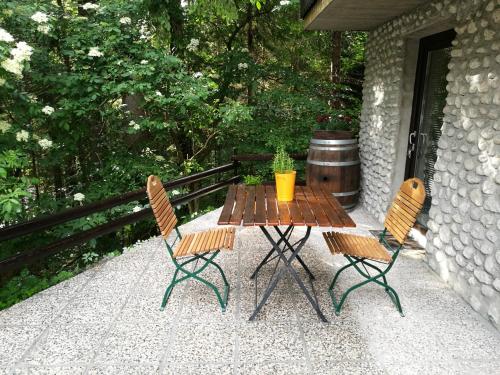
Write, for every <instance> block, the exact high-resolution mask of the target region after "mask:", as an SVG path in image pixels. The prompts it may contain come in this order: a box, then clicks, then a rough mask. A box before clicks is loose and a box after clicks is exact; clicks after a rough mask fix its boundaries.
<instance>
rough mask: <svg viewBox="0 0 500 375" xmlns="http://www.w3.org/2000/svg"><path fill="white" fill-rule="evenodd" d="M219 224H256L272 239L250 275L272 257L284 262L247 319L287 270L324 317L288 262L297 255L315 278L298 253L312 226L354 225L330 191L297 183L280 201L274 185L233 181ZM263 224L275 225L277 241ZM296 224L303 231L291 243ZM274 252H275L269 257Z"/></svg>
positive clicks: (262, 304) (253, 316) (310, 275)
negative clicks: (292, 196)
mask: <svg viewBox="0 0 500 375" xmlns="http://www.w3.org/2000/svg"><path fill="white" fill-rule="evenodd" d="M218 224H219V225H245V226H258V227H260V229H261V230H262V232H263V233H264V235H265V236H266V238H267V239H268V241H269V242H270V243H271V245H272V249H271V250H270V251H269V253H268V254H267V255H266V257H265V258H264V259H263V260H262V261H261V263H260V264H259V265H258V266H257V268H256V270H255V271H254V273H253V274H252V276H251V278H256V276H257V274H258V272H259V270H260V269H261V267H262V266H264V265H265V264H266V263H268V262H269V261H271V260H272V259H274V258H279V260H278V262H279V261H280V260H281V261H282V262H283V263H284V267H281V268H280V269H279V270H278V272H277V273H276V272H275V273H274V274H273V277H272V278H271V281H270V283H269V285H268V287H267V289H266V290H265V292H264V294H263V297H262V299H261V301H260V302H259V303H258V304H257V306H256V308H255V311H254V312H253V314H252V316H251V317H250V320H253V319H255V317H256V316H257V314H258V313H259V311H260V310H261V309H262V307H263V306H264V305H265V303H266V301H267V299H268V298H269V296H270V295H271V293H272V291H273V290H274V288H275V287H276V285H277V284H278V281H279V280H280V279H281V278H283V276H284V275H285V272H288V273H289V274H290V275H291V276H292V278H293V279H294V280H295V281H296V282H297V284H298V285H299V287H300V288H301V289H302V291H303V293H304V294H305V295H306V297H307V299H308V300H309V302H310V303H311V305H312V306H313V308H314V309H315V310H316V313H317V314H318V316H319V317H320V319H321V320H323V321H325V322H326V321H327V320H326V318H325V316H324V315H323V313H322V312H321V309H320V308H319V305H318V301H317V300H316V298H313V297H312V296H311V294H310V293H309V291H308V290H307V288H306V287H305V285H304V283H303V282H302V280H301V279H300V277H299V276H298V274H297V272H296V271H295V269H294V268H293V267H292V265H291V264H292V262H293V261H294V260H295V259H297V261H298V262H299V263H300V264H301V265H302V267H303V268H304V269H305V270H306V272H307V273H308V275H309V278H310V279H311V280H312V279H314V275H313V274H312V272H311V271H310V270H309V268H308V267H307V265H306V264H305V263H304V261H303V260H302V259H301V258H300V256H299V252H300V250H301V249H302V247H303V246H304V244H305V243H306V241H307V239H308V238H309V235H310V233H311V227H314V226H318V227H355V226H356V224H355V223H354V222H353V221H352V219H351V218H350V217H349V215H348V214H347V213H346V212H345V210H344V209H343V208H342V206H341V205H340V204H339V202H338V201H337V199H335V197H334V196H333V195H332V194H330V193H327V192H324V191H322V190H321V189H318V188H310V187H307V186H305V187H304V186H296V187H295V199H294V200H293V201H291V202H279V201H277V200H276V190H275V187H274V186H273V185H265V186H264V185H258V186H245V185H232V186H230V187H229V190H228V193H227V196H226V201H225V203H224V207H223V209H222V212H221V215H220V218H219V221H218ZM280 225H282V226H288V227H287V229H286V230H285V231H282V230H281V229H280V228H279V226H280ZM266 226H269V227H274V229H275V231H276V233H277V234H278V236H279V239H278V241H275V240H274V239H273V238H272V236H271V235H270V234H269V232H268V230H267V229H266ZM296 226H305V227H306V228H307V229H306V234H305V236H304V237H303V238H301V239H300V240H298V241H297V242H295V243H294V244H290V242H289V239H290V236H291V234H292V232H293V229H294V227H296ZM288 251H290V252H291V253H292V254H291V256H289V257H288V258H287V257H286V256H285V253H286V252H288ZM273 254H276V255H275V256H274V257H273V258H272V259H270V257H271V256H272V255H273ZM275 270H276V268H275Z"/></svg>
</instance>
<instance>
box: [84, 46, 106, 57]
mask: <svg viewBox="0 0 500 375" xmlns="http://www.w3.org/2000/svg"><path fill="white" fill-rule="evenodd" d="M103 55H104V53H102V52H101V51H99V47H90V49H89V53H88V56H90V57H101V56H103Z"/></svg>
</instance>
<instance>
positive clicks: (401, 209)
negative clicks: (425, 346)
mask: <svg viewBox="0 0 500 375" xmlns="http://www.w3.org/2000/svg"><path fill="white" fill-rule="evenodd" d="M424 200H425V188H424V184H423V182H422V181H421V180H419V179H418V178H411V179H409V180H406V181H405V182H403V184H402V185H401V187H400V189H399V192H398V193H397V194H396V197H395V198H394V200H393V202H392V205H391V207H390V209H389V212H388V213H387V216H386V218H385V222H384V227H385V228H384V231H383V232H382V233H381V234H380V237H379V238H378V239H376V238H374V237H363V236H356V235H351V234H344V233H336V232H327V233H323V237H324V238H325V241H326V243H327V245H328V247H329V248H330V251H331V253H332V254H343V255H344V257H346V258H347V260H348V261H349V264H347V265H346V266H344V267H342V268H341V269H340V270H338V272H337V273H336V274H335V277H334V278H333V281H332V283H331V284H330V287H329V288H328V293H330V296H331V297H332V302H333V306H334V308H335V314H336V315H339V314H340V309H341V308H342V305H343V304H344V302H345V300H346V298H347V296H348V294H349V293H351V292H352V291H353V290H355V289H357V288H359V287H361V286H363V285H365V284H368V283H370V282H374V283H376V284H378V285H381V286H383V287H384V288H385V291H386V292H387V294H388V295H389V297H391V300H392V301H393V302H394V304H395V305H396V308H397V309H398V311H399V313H400V314H401V316H404V315H403V309H402V308H401V303H400V301H399V296H398V295H397V293H396V291H395V290H394V289H393V288H392V287H391V286H390V285H389V284H387V279H386V277H385V275H386V274H387V273H388V272H389V271H390V269H391V268H392V266H393V265H394V262H395V261H396V259H397V257H398V254H399V251H400V250H401V248H402V247H403V244H404V241H405V239H406V237H407V235H408V233H409V232H410V230H411V228H413V225H414V224H415V220H416V218H417V216H418V214H419V213H420V210H421V209H422V206H423V203H424ZM387 232H389V233H390V234H392V235H393V236H394V238H395V239H396V240H397V242H398V243H399V246H398V247H397V248H394V247H392V246H391V245H389V243H388V242H387V240H386V234H387ZM368 260H370V261H375V262H378V263H384V264H386V265H387V266H386V268H385V269H384V270H383V271H382V270H381V269H380V268H379V267H377V266H375V265H374V264H373V263H371V262H368ZM360 265H361V266H363V269H361V268H360ZM350 267H354V268H355V269H356V271H358V272H359V273H360V274H361V275H362V276H363V277H365V278H366V280H365V281H363V282H361V283H359V284H356V285H354V286H352V287H350V288H349V289H347V291H346V292H345V293H344V294H343V295H342V297H341V298H340V300H339V301H337V300H336V299H335V295H334V292H333V289H334V287H335V282H336V281H337V279H338V277H339V275H340V274H341V272H342V271H344V270H346V269H347V268H350ZM366 267H369V268H371V269H372V270H375V271H377V272H378V273H377V274H375V275H370V273H369V272H368V269H367V268H366ZM380 279H382V280H380Z"/></svg>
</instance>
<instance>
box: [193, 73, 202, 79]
mask: <svg viewBox="0 0 500 375" xmlns="http://www.w3.org/2000/svg"><path fill="white" fill-rule="evenodd" d="M201 77H203V73H202V72H196V73H193V78H201Z"/></svg>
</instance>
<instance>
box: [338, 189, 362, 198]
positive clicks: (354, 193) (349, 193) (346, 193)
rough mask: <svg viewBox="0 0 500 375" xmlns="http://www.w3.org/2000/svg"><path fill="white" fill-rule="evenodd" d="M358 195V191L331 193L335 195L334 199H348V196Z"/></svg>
mask: <svg viewBox="0 0 500 375" xmlns="http://www.w3.org/2000/svg"><path fill="white" fill-rule="evenodd" d="M358 193H359V189H358V190H353V191H343V192H341V193H332V194H333V195H335V196H336V197H348V196H350V195H356V194H358Z"/></svg>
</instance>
